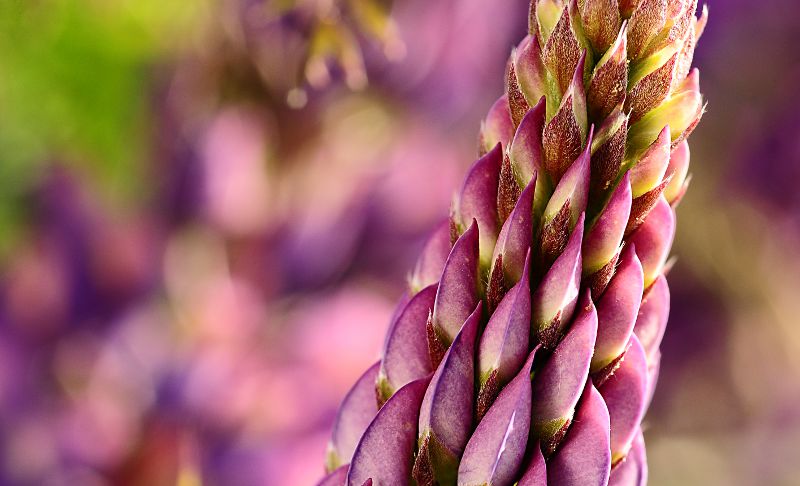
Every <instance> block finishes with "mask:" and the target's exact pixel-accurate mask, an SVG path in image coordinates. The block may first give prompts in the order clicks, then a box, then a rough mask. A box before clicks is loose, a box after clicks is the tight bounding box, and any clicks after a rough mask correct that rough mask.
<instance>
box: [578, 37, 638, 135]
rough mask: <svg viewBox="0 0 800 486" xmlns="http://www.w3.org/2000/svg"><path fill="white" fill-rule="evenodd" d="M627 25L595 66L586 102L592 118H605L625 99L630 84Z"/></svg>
mask: <svg viewBox="0 0 800 486" xmlns="http://www.w3.org/2000/svg"><path fill="white" fill-rule="evenodd" d="M627 39H628V35H627V26H626V25H623V26H622V29H620V31H619V34H618V35H617V38H616V40H615V41H614V44H613V45H612V46H611V47H610V48H609V49H608V51H606V53H605V54H604V55H603V57H602V58H600V61H599V62H598V63H597V66H595V68H594V73H593V74H592V80H591V83H590V84H589V91H588V93H587V95H586V104H587V105H588V109H589V116H590V117H591V119H592V120H604V119H605V118H606V117H607V116H608V115H609V114H610V113H611V112H612V111H613V110H614V108H615V107H617V106H618V105H620V104H621V103H622V102H623V100H624V99H625V90H626V88H627V86H628V60H627V58H626V54H627V46H628V40H627Z"/></svg>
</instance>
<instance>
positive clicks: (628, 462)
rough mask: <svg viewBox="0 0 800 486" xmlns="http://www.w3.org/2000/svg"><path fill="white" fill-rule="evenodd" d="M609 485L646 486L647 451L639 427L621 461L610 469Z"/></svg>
mask: <svg viewBox="0 0 800 486" xmlns="http://www.w3.org/2000/svg"><path fill="white" fill-rule="evenodd" d="M608 485H609V486H646V485H647V452H646V451H645V446H644V437H643V436H642V431H641V429H640V430H639V431H638V432H637V433H636V437H635V438H634V439H633V446H632V447H631V451H630V452H629V453H628V457H626V458H625V460H624V461H622V463H620V464H619V465H618V466H617V467H615V468H614V470H613V471H611V480H610V481H609V482H608Z"/></svg>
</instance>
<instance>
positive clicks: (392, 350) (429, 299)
mask: <svg viewBox="0 0 800 486" xmlns="http://www.w3.org/2000/svg"><path fill="white" fill-rule="evenodd" d="M436 289H437V286H436V284H434V285H430V286H428V287H425V288H424V289H422V290H421V291H420V292H419V293H417V295H415V296H414V297H413V298H412V299H411V300H410V301H409V302H408V304H406V306H405V307H404V308H403V310H402V311H400V313H399V315H398V316H397V319H395V320H394V322H392V325H391V327H390V328H389V331H388V333H387V334H386V341H385V342H384V345H383V353H382V356H383V357H382V359H381V368H380V373H379V374H378V392H379V396H380V398H381V399H382V400H384V401H385V400H388V399H389V397H390V396H392V394H393V393H394V391H395V390H397V389H398V388H400V387H402V386H403V385H405V384H406V383H409V382H411V381H414V380H418V379H420V378H422V377H424V376H427V375H428V374H430V373H431V371H433V368H432V366H431V358H430V355H429V354H428V340H427V338H426V331H425V325H426V324H427V322H428V316H429V315H430V312H431V309H433V302H434V299H435V298H436Z"/></svg>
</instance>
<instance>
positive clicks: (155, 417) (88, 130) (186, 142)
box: [0, 0, 800, 486]
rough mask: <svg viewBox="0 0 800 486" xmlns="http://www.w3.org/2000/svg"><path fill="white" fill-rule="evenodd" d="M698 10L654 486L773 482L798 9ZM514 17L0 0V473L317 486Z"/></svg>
mask: <svg viewBox="0 0 800 486" xmlns="http://www.w3.org/2000/svg"><path fill="white" fill-rule="evenodd" d="M701 3H702V2H701ZM706 3H707V4H708V6H709V8H710V13H711V15H710V22H709V24H708V28H707V29H706V32H705V34H704V36H703V39H702V41H701V42H700V45H699V47H698V50H697V54H696V56H695V63H696V64H697V65H698V66H699V67H700V70H701V73H702V78H703V79H702V87H703V91H704V93H705V96H706V97H707V98H708V103H709V111H708V113H707V115H706V116H705V117H704V119H703V122H702V123H701V125H700V127H699V128H698V129H697V130H696V132H695V134H694V136H693V137H692V140H691V142H692V143H691V148H692V168H691V172H692V174H693V179H692V184H691V187H690V191H689V193H688V195H687V197H686V198H685V199H684V201H683V202H682V203H681V206H680V207H679V210H678V218H679V229H678V235H677V240H676V245H675V248H674V254H675V255H676V256H677V262H676V264H675V266H674V269H673V270H672V273H671V274H670V283H671V289H672V314H671V319H670V325H669V327H668V330H667V334H666V337H665V341H664V344H663V361H662V370H661V378H660V383H659V388H658V391H657V393H656V398H655V401H654V404H653V406H652V408H651V410H650V412H649V415H648V418H647V420H646V422H647V430H646V438H647V440H648V455H649V460H650V471H651V481H650V484H652V485H654V486H660V485H695V484H696V485H712V486H713V485H732V484H736V485H755V484H759V485H796V484H800V461H797V452H798V450H800V317H798V316H800V299H799V298H798V294H799V293H800V258H798V256H799V255H800V250H798V248H800V191H799V190H798V189H797V188H798V186H799V185H800V91H798V90H797V86H798V85H799V84H800V50H798V49H797V41H798V38H800V24H798V21H797V18H798V14H800V10H798V6H797V3H796V0H766V1H764V2H759V3H757V4H754V3H753V2H752V1H750V0H707V2H706ZM526 9H527V0H512V1H507V2H495V1H492V0H437V1H435V2H431V1H428V0H403V1H398V2H395V3H394V5H391V4H390V3H389V2H387V1H385V0H194V1H192V2H187V1H184V0H115V1H106V0H37V1H26V0H6V1H3V2H0V484H3V485H5V484H8V485H40V484H41V485H74V484H81V485H89V486H93V485H98V486H102V485H117V484H120V485H156V486H158V485H180V486H195V485H267V486H271V485H300V486H303V485H311V484H314V482H315V481H316V480H317V479H319V477H320V475H321V474H322V471H323V469H322V468H323V460H324V451H325V444H326V442H327V439H328V432H329V428H330V424H331V422H332V420H333V416H334V414H335V411H336V408H337V406H338V403H339V401H340V399H341V397H342V396H343V395H344V393H345V392H346V390H347V389H348V388H349V386H350V385H351V384H352V383H353V382H354V380H355V379H356V377H357V376H359V375H360V373H361V372H362V370H363V369H365V368H366V367H367V366H368V365H369V364H371V363H372V362H374V361H375V360H376V359H377V357H378V352H379V348H380V345H381V341H382V337H383V334H384V331H385V329H386V327H387V325H388V320H389V317H390V314H391V312H392V308H393V305H394V302H395V300H396V298H397V297H398V296H399V295H400V293H401V292H402V289H403V287H404V285H405V278H406V275H407V271H408V269H410V268H411V265H412V263H413V261H414V258H415V256H416V254H417V253H418V252H419V251H420V249H421V246H422V244H423V243H424V240H425V236H426V234H427V233H429V232H430V231H431V229H432V228H433V227H435V226H436V225H438V224H440V223H441V222H442V221H443V219H444V217H445V216H446V215H447V211H448V206H449V202H450V197H451V194H452V193H453V191H454V189H455V187H456V185H457V184H458V183H459V182H460V180H461V177H462V175H463V173H464V170H465V169H466V167H468V166H469V165H470V164H471V162H472V161H473V160H474V157H475V155H476V149H477V133H478V128H479V124H480V120H481V118H482V117H483V115H484V114H485V112H486V111H487V110H488V108H489V106H491V103H492V102H493V101H494V99H496V98H497V96H499V95H500V94H501V93H502V91H503V84H502V79H503V76H502V74H503V70H504V66H505V59H506V57H507V55H508V53H509V52H510V48H511V46H512V44H514V43H515V42H516V41H517V40H518V39H520V38H521V37H522V36H523V35H524V32H525V28H526V22H527V18H526V12H527V11H526Z"/></svg>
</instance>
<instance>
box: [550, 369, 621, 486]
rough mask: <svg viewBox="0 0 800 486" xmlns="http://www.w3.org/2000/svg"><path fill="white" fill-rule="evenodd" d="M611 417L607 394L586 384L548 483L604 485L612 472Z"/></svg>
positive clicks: (558, 485)
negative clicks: (603, 394) (607, 405)
mask: <svg viewBox="0 0 800 486" xmlns="http://www.w3.org/2000/svg"><path fill="white" fill-rule="evenodd" d="M609 427H610V422H609V416H608V409H607V408H606V404H605V402H604V401H603V397H602V396H601V395H600V393H599V392H598V391H597V389H595V387H594V385H592V382H591V380H590V381H587V382H586V386H585V388H584V390H583V395H582V396H581V401H580V403H579V404H578V410H577V412H576V414H575V420H574V421H573V424H572V426H571V427H570V428H569V431H568V432H567V436H566V438H565V439H564V442H563V443H562V444H561V447H560V448H559V449H558V451H557V452H556V453H555V455H554V456H553V458H552V459H551V460H550V462H549V463H548V464H547V486H604V485H606V484H607V483H608V477H609V474H610V472H611V452H610V449H609V444H610V437H609Z"/></svg>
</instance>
